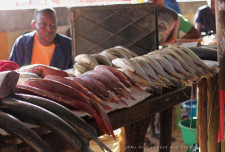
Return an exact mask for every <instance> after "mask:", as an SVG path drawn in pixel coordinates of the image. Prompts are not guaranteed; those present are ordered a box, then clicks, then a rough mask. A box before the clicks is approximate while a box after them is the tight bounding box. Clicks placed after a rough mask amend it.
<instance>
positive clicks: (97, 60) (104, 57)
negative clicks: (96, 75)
mask: <svg viewBox="0 0 225 152" xmlns="http://www.w3.org/2000/svg"><path fill="white" fill-rule="evenodd" d="M135 56H137V54H135V53H134V52H132V51H131V50H129V49H127V48H125V47H123V46H116V47H114V48H109V49H105V50H103V51H102V52H100V53H97V54H80V55H77V56H76V57H75V64H74V71H75V73H74V74H75V75H76V76H78V75H81V74H83V73H85V72H87V71H89V70H93V69H94V68H95V66H97V65H108V66H113V65H112V60H113V59H116V58H126V59H129V58H132V57H135Z"/></svg>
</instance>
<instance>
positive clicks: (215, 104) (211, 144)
mask: <svg viewBox="0 0 225 152" xmlns="http://www.w3.org/2000/svg"><path fill="white" fill-rule="evenodd" d="M218 86H219V84H218V74H215V75H214V76H213V77H212V78H210V79H208V143H207V145H208V152H211V151H214V152H218V150H219V145H218V143H217V140H218V125H219V90H218Z"/></svg>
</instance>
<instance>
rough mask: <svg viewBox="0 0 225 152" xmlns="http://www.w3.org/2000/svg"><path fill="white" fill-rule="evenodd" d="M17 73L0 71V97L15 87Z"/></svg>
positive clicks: (8, 93) (9, 92)
mask: <svg viewBox="0 0 225 152" xmlns="http://www.w3.org/2000/svg"><path fill="white" fill-rule="evenodd" d="M18 79H19V73H17V72H15V71H4V72H0V99H1V98H4V97H6V96H8V95H10V94H11V93H12V92H13V91H14V89H15V88H16V84H17V82H18Z"/></svg>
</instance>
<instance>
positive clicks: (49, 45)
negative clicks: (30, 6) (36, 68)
mask: <svg viewBox="0 0 225 152" xmlns="http://www.w3.org/2000/svg"><path fill="white" fill-rule="evenodd" d="M31 24H32V27H33V29H34V31H33V32H30V33H26V34H24V35H21V36H19V37H18V38H17V39H16V41H15V43H14V46H13V48H12V51H11V54H10V56H9V60H11V61H14V62H16V63H17V64H18V65H19V66H20V67H21V66H24V65H29V64H45V65H50V66H54V67H57V68H60V69H62V70H64V69H69V68H72V67H73V59H72V45H71V39H70V38H68V37H66V36H63V35H61V34H59V33H56V29H57V26H56V12H55V10H54V9H52V8H44V9H39V10H36V11H35V13H34V18H33V21H32V23H31Z"/></svg>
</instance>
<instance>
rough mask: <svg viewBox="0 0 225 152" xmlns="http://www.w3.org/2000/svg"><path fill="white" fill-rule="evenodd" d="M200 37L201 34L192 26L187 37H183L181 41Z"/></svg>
mask: <svg viewBox="0 0 225 152" xmlns="http://www.w3.org/2000/svg"><path fill="white" fill-rule="evenodd" d="M200 37H201V34H200V33H199V31H198V30H196V29H195V27H194V26H192V28H191V30H190V31H189V32H188V33H187V34H186V35H184V36H183V37H181V39H198V38H200Z"/></svg>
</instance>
